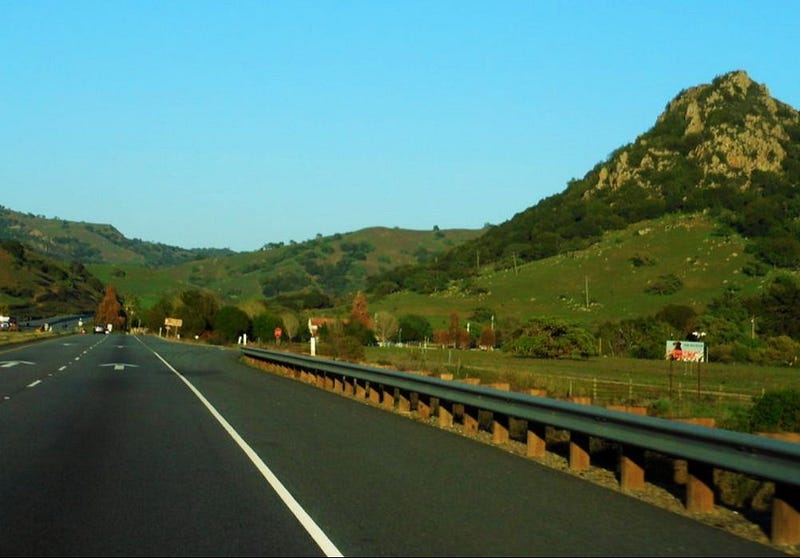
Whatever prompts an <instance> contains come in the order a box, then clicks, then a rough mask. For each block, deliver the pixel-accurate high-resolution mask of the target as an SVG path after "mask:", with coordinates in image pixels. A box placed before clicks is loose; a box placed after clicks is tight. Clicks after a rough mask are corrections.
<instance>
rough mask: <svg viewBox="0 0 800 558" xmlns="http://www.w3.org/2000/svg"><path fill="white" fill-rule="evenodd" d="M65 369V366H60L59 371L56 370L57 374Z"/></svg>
mask: <svg viewBox="0 0 800 558" xmlns="http://www.w3.org/2000/svg"><path fill="white" fill-rule="evenodd" d="M66 369H67V366H66V365H64V366H62V367H61V368H59V369H58V371H59V372H62V371H64V370H66Z"/></svg>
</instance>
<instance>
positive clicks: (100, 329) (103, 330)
mask: <svg viewBox="0 0 800 558" xmlns="http://www.w3.org/2000/svg"><path fill="white" fill-rule="evenodd" d="M94 332H95V333H106V328H104V327H103V326H101V325H96V326H94Z"/></svg>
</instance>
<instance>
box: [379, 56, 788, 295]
mask: <svg viewBox="0 0 800 558" xmlns="http://www.w3.org/2000/svg"><path fill="white" fill-rule="evenodd" d="M798 193H800V114H799V113H798V111H797V110H796V109H794V108H792V107H791V106H789V105H787V104H785V103H782V102H780V101H778V100H776V99H773V98H772V97H771V96H770V94H769V91H768V89H767V87H766V86H764V85H760V84H757V83H755V82H754V81H752V80H751V79H750V77H749V76H748V75H747V73H745V72H744V71H735V72H731V73H728V74H724V75H721V76H718V77H717V78H715V79H714V80H713V81H712V82H711V83H710V84H705V85H699V86H696V87H692V88H690V89H686V90H684V91H682V92H680V93H679V94H678V95H677V96H676V97H675V98H674V99H673V100H672V101H671V102H669V103H668V104H667V106H666V109H665V111H664V112H663V113H662V114H661V115H660V116H659V117H658V118H657V120H656V123H655V125H654V126H653V127H652V128H651V129H650V130H648V131H646V132H645V133H643V134H642V135H640V136H639V137H638V138H636V140H635V141H633V142H632V143H630V144H627V145H625V146H622V147H620V148H619V149H617V150H615V151H614V152H613V153H612V154H611V155H610V156H609V157H608V159H607V160H605V161H602V162H600V163H598V164H597V165H595V167H594V168H592V169H591V170H590V171H589V172H588V173H587V174H586V175H585V176H584V177H583V178H582V179H580V180H573V181H571V182H570V183H569V184H568V185H567V188H566V190H565V191H564V192H562V193H560V194H556V195H553V196H550V197H548V198H546V199H543V200H542V201H541V202H539V203H538V204H536V205H535V206H533V207H529V208H527V209H525V210H524V211H521V212H520V213H518V214H516V215H515V216H513V217H512V218H511V219H509V220H508V221H506V222H504V223H502V224H500V225H498V226H495V227H492V228H491V229H489V230H488V231H487V232H486V234H484V235H482V236H481V237H479V238H477V239H475V240H473V241H471V242H466V243H464V244H461V245H459V246H458V247H456V248H454V249H453V250H450V251H448V252H447V253H446V254H443V255H442V256H441V257H440V258H438V259H437V260H436V261H435V262H432V263H428V264H426V265H422V266H415V267H413V268H404V269H395V270H392V271H390V272H388V273H386V274H383V275H382V276H380V277H374V278H372V279H371V288H372V290H373V291H374V292H387V291H392V290H394V291H402V290H405V289H411V290H414V291H417V292H423V293H424V292H435V291H437V290H441V289H443V288H446V285H447V283H448V282H449V281H451V280H453V279H457V278H466V277H469V276H472V275H476V274H478V273H480V267H481V266H484V267H485V266H491V267H495V268H498V269H509V268H511V267H513V266H514V265H517V264H519V263H521V262H530V261H535V260H538V259H541V258H546V257H551V256H555V255H557V254H563V253H567V252H570V251H574V250H579V249H584V248H586V247H588V246H591V245H592V244H593V243H596V242H597V241H598V240H599V239H600V238H601V236H602V235H603V234H604V233H605V232H608V231H613V230H620V229H623V228H625V227H627V226H629V225H631V224H633V223H636V222H639V221H642V220H645V219H655V218H658V217H660V216H664V215H670V214H691V213H697V212H702V213H705V214H707V215H708V216H709V217H710V218H712V219H714V220H715V221H716V222H718V223H720V224H721V225H723V226H725V227H727V228H728V229H729V230H730V231H731V232H734V233H737V234H740V235H742V236H743V237H745V238H747V239H748V241H749V242H748V249H749V250H751V251H752V252H753V253H754V254H755V255H756V256H757V257H758V259H759V260H761V261H762V262H763V263H764V264H766V265H769V266H777V267H782V268H787V269H798V268H799V267H800V196H798Z"/></svg>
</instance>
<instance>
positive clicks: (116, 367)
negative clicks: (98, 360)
mask: <svg viewBox="0 0 800 558" xmlns="http://www.w3.org/2000/svg"><path fill="white" fill-rule="evenodd" d="M100 366H113V367H114V370H125V367H126V366H128V367H130V368H139V365H138V364H126V363H124V362H110V363H108V364H101V365H100Z"/></svg>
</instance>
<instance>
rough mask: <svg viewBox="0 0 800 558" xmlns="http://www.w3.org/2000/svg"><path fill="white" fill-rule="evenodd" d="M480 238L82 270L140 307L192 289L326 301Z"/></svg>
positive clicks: (356, 240)
mask: <svg viewBox="0 0 800 558" xmlns="http://www.w3.org/2000/svg"><path fill="white" fill-rule="evenodd" d="M482 233H483V231H482V230H472V229H448V230H439V229H438V228H434V229H433V230H429V231H417V230H408V229H400V228H388V227H370V228H366V229H361V230H358V231H354V232H350V233H341V234H334V235H330V236H318V237H317V238H315V239H312V240H308V241H305V242H300V243H290V244H283V243H271V244H267V245H266V246H265V247H264V248H263V249H261V250H258V251H254V252H242V253H238V254H232V255H226V256H220V257H211V258H204V259H197V260H194V261H191V262H185V263H181V264H177V265H171V266H160V267H157V268H154V267H144V266H141V265H132V264H122V263H106V264H92V265H89V266H88V267H89V269H90V270H91V271H92V272H93V273H95V274H96V275H97V276H98V277H100V278H101V280H102V281H103V282H104V283H112V284H114V285H115V286H116V287H117V289H118V290H119V291H120V292H122V293H129V294H130V295H132V296H135V297H137V298H138V299H139V300H140V302H141V303H142V305H143V306H149V305H150V304H152V303H154V302H155V301H156V300H157V299H158V298H160V297H161V296H163V295H164V294H168V293H170V292H177V291H180V290H186V289H195V288H196V289H203V290H207V291H211V292H214V293H216V294H217V295H218V296H219V298H220V299H221V300H224V301H228V302H242V301H246V300H252V299H261V298H267V299H270V298H275V297H280V296H289V295H292V294H296V293H320V294H323V295H324V296H325V297H329V298H330V299H331V301H333V300H334V299H335V298H337V297H339V296H342V295H345V293H350V294H352V293H354V292H356V291H357V290H360V289H364V288H366V282H367V277H369V276H371V275H375V274H379V273H382V272H385V271H387V270H390V269H393V268H395V267H398V266H406V265H412V264H419V263H422V262H429V261H433V260H435V259H436V258H437V257H438V256H439V255H440V254H441V253H443V252H444V251H446V250H448V249H452V248H454V247H456V246H458V245H459V244H461V243H463V242H466V241H468V240H472V239H474V238H477V237H478V236H480V235H481V234H482Z"/></svg>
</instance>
